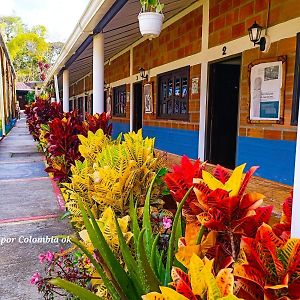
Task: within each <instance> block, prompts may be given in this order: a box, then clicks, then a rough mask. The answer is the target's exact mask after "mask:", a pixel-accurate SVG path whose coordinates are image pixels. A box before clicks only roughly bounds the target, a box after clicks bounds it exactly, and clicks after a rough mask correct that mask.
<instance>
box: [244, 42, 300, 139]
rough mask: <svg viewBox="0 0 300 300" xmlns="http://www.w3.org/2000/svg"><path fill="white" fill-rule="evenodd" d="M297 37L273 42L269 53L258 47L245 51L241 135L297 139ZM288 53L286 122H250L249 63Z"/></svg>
mask: <svg viewBox="0 0 300 300" xmlns="http://www.w3.org/2000/svg"><path fill="white" fill-rule="evenodd" d="M295 52H296V38H295V37H293V38H287V39H283V40H280V41H278V42H275V43H272V45H271V48H270V50H269V52H268V53H262V52H261V51H259V50H258V48H255V49H251V50H247V51H245V52H244V53H243V65H242V75H241V97H240V128H239V135H240V136H247V137H255V138H265V139H273V140H291V141H294V140H296V130H297V128H296V126H291V125H290V121H291V109H292V97H293V85H294V67H295ZM281 55H287V70H286V71H287V72H286V78H285V80H286V81H285V94H284V96H285V109H284V124H282V125H280V124H249V123H248V122H247V118H248V116H249V102H250V93H249V78H248V65H249V64H250V63H251V62H253V61H255V60H257V59H262V58H275V57H277V56H281Z"/></svg>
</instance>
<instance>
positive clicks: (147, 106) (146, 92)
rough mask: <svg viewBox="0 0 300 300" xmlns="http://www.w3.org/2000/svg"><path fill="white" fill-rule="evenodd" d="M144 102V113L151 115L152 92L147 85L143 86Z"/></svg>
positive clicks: (149, 84)
mask: <svg viewBox="0 0 300 300" xmlns="http://www.w3.org/2000/svg"><path fill="white" fill-rule="evenodd" d="M144 101H145V113H146V114H152V113H153V91H152V84H151V83H147V84H145V85H144Z"/></svg>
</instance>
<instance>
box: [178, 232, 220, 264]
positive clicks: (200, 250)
mask: <svg viewBox="0 0 300 300" xmlns="http://www.w3.org/2000/svg"><path fill="white" fill-rule="evenodd" d="M216 237H217V233H216V232H215V231H210V232H209V233H208V235H207V236H206V237H203V238H202V241H201V243H200V244H199V245H195V244H196V240H194V244H188V245H186V246H181V247H179V249H178V252H177V253H176V254H175V256H176V259H177V260H178V261H179V262H180V263H182V264H183V265H184V266H185V267H186V268H188V267H189V265H190V260H191V257H192V255H193V254H196V255H197V256H200V257H204V256H205V254H206V252H207V250H208V249H209V248H211V247H213V246H215V244H216Z"/></svg>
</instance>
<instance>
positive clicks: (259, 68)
mask: <svg viewBox="0 0 300 300" xmlns="http://www.w3.org/2000/svg"><path fill="white" fill-rule="evenodd" d="M286 61H287V57H286V56H279V57H277V58H270V59H260V60H257V61H254V62H252V63H251V64H249V66H248V78H249V91H250V93H249V94H250V95H249V117H248V122H249V123H274V124H283V117H284V92H285V77H286Z"/></svg>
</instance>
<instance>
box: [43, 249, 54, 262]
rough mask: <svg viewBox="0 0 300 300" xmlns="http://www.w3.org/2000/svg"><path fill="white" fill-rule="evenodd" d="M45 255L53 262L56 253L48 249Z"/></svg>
mask: <svg viewBox="0 0 300 300" xmlns="http://www.w3.org/2000/svg"><path fill="white" fill-rule="evenodd" d="M45 256H46V257H45V258H46V259H47V261H48V262H51V261H52V260H53V258H54V254H53V253H52V252H51V251H48V252H47V253H46V255H45Z"/></svg>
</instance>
